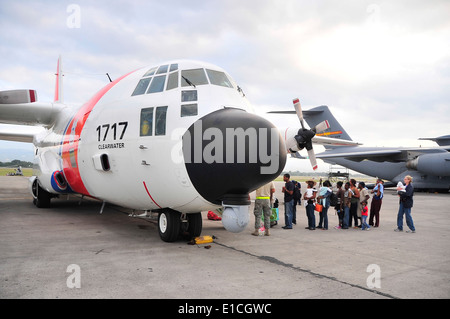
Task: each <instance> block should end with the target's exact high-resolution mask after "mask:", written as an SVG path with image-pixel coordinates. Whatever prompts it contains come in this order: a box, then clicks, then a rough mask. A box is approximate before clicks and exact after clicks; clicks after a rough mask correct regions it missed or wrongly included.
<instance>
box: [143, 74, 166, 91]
mask: <svg viewBox="0 0 450 319" xmlns="http://www.w3.org/2000/svg"><path fill="white" fill-rule="evenodd" d="M165 83H166V76H165V75H159V76H155V77H154V78H153V81H152V84H150V87H149V88H148V91H147V94H149V93H156V92H162V91H163V90H164V84H165Z"/></svg>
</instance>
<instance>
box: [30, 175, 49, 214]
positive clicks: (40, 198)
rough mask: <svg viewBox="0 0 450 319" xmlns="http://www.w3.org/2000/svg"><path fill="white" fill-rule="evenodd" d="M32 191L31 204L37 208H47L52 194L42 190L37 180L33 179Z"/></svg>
mask: <svg viewBox="0 0 450 319" xmlns="http://www.w3.org/2000/svg"><path fill="white" fill-rule="evenodd" d="M32 192H33V196H34V199H33V204H34V205H35V206H36V207H38V208H48V207H50V199H51V198H52V194H50V193H49V192H47V191H46V190H44V189H43V188H42V187H41V186H39V183H38V180H37V179H35V180H34V182H33V185H32Z"/></svg>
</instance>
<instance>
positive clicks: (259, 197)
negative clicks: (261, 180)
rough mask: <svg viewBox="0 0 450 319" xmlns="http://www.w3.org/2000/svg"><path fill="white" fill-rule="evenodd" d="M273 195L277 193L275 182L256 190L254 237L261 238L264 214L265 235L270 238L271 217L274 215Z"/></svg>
mask: <svg viewBox="0 0 450 319" xmlns="http://www.w3.org/2000/svg"><path fill="white" fill-rule="evenodd" d="M273 193H275V185H274V183H273V181H272V182H270V183H267V184H266V185H263V186H261V187H260V188H258V189H257V190H256V199H255V208H254V210H253V214H255V231H254V232H253V233H252V235H254V236H259V229H260V228H261V216H262V214H264V229H265V231H264V235H265V236H270V231H269V229H270V215H272V209H271V208H270V202H271V201H272V194H273Z"/></svg>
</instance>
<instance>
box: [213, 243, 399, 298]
mask: <svg viewBox="0 0 450 319" xmlns="http://www.w3.org/2000/svg"><path fill="white" fill-rule="evenodd" d="M214 243H215V244H217V245H219V246H222V247H224V248H228V249H231V250H234V251H237V252H240V253H242V254H245V255H248V256H251V257H255V258H258V259H260V260H263V261H267V262H270V263H272V264H275V265H278V266H282V267H285V268H289V269H292V270H295V271H301V272H303V273H307V274H310V275H312V276H315V277H317V278H322V279H329V280H332V281H335V282H338V283H341V284H344V285H348V286H351V287H353V288H359V289H362V290H365V291H368V292H371V293H374V294H377V295H380V296H384V297H386V298H390V299H400V298H398V297H395V296H393V295H390V294H387V293H384V292H381V291H376V290H373V289H370V288H367V287H364V286H360V285H355V284H351V283H349V282H345V281H342V280H339V279H337V278H336V277H331V276H327V275H322V274H319V273H315V272H313V271H311V270H309V269H303V268H300V267H294V265H292V264H286V263H285V262H282V261H281V260H278V259H276V258H275V257H271V256H258V255H254V254H252V253H249V252H247V251H244V250H240V249H237V248H234V247H231V246H227V245H224V244H221V243H218V242H217V241H214Z"/></svg>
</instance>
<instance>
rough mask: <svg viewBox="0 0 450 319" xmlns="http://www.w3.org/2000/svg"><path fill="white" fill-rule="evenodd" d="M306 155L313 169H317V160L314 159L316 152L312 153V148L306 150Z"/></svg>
mask: <svg viewBox="0 0 450 319" xmlns="http://www.w3.org/2000/svg"><path fill="white" fill-rule="evenodd" d="M308 157H309V161H310V162H311V166H312V168H313V170H316V169H317V160H316V154H315V153H314V150H313V149H310V150H308Z"/></svg>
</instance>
